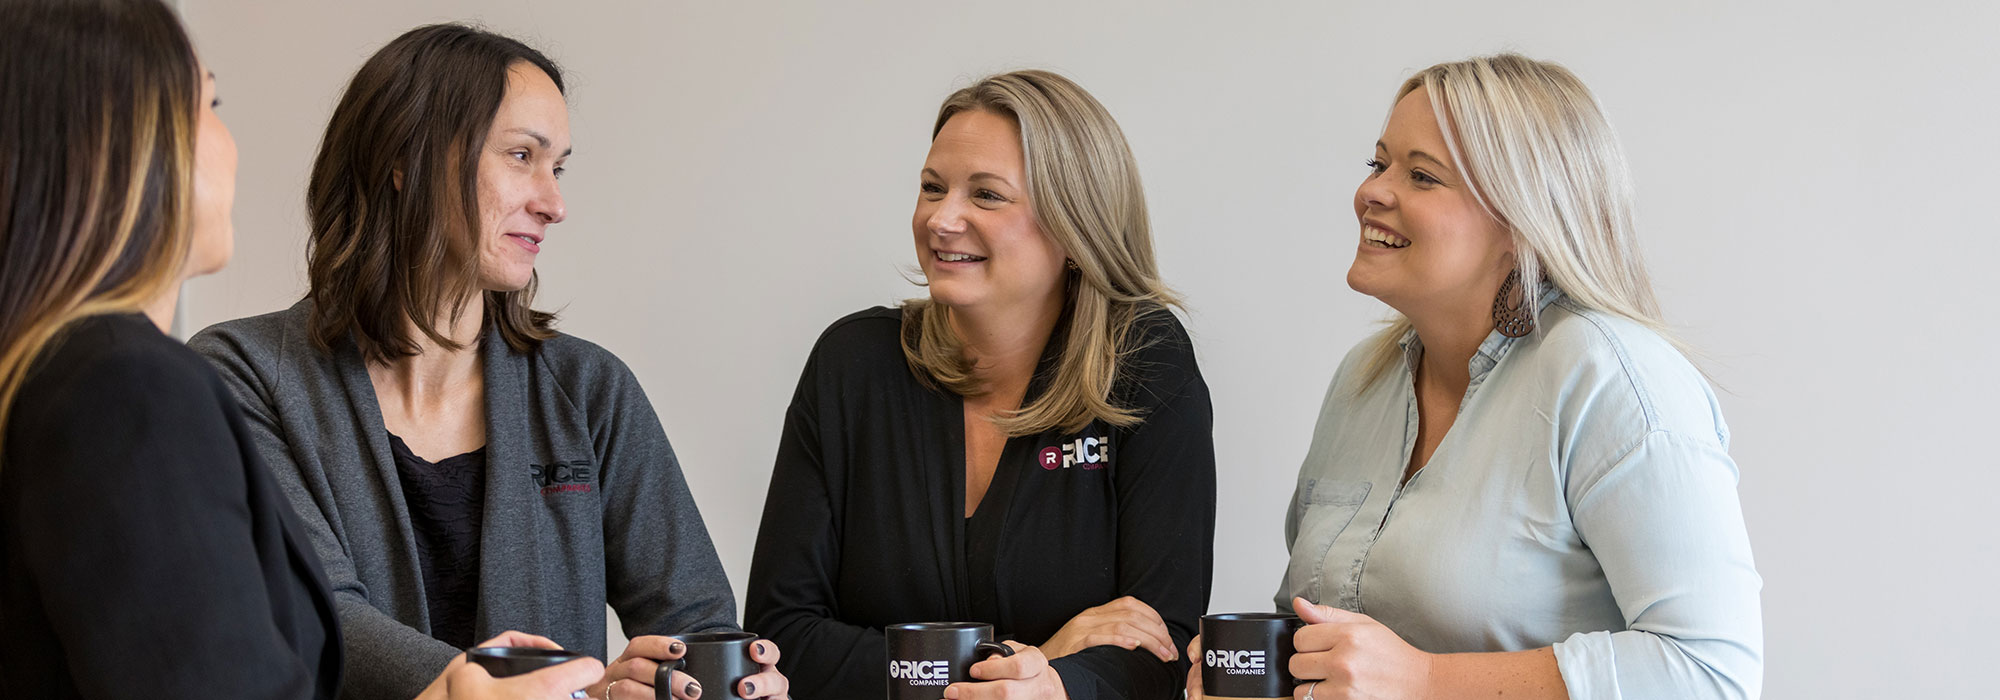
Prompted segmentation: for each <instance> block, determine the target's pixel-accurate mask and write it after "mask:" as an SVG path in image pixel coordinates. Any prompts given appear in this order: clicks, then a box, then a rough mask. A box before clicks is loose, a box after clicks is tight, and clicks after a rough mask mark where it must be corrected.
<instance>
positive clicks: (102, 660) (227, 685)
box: [7, 351, 339, 698]
mask: <svg viewBox="0 0 2000 700" xmlns="http://www.w3.org/2000/svg"><path fill="white" fill-rule="evenodd" d="M156 354H158V353H151V352H144V351H126V352H121V353H118V354H116V355H113V356H111V357H108V358H100V359H98V360H97V361H94V362H91V363H89V364H85V365H82V366H79V367H77V368H76V369H77V370H78V372H76V373H74V374H71V375H69V376H67V377H65V381H63V382H62V386H61V387H60V388H59V389H53V388H52V389H50V390H49V391H38V390H36V389H34V388H33V387H32V386H31V387H27V388H26V389H27V390H26V391H24V392H23V394H22V395H21V398H22V399H23V402H22V403H19V404H17V405H16V406H15V414H14V415H15V416H16V417H15V419H14V420H13V421H12V422H13V424H14V427H15V429H14V430H11V431H10V439H9V441H8V453H9V458H8V460H7V461H8V463H9V464H10V465H11V466H10V467H9V469H23V468H33V472H32V476H31V477H30V476H28V475H25V474H17V475H10V476H15V477H17V478H16V479H15V481H16V483H18V484H20V485H21V486H22V491H21V493H20V494H19V498H18V499H16V500H15V502H14V504H13V505H12V506H11V507H14V508H18V510H17V511H16V512H14V513H10V514H8V518H7V519H8V520H10V521H14V522H17V523H21V524H22V525H23V527H24V528H25V532H24V534H26V535H28V536H25V537H22V538H20V545H21V547H20V550H19V552H18V556H19V557H20V558H21V561H22V562H23V564H24V565H25V568H26V570H27V571H28V572H29V573H30V575H31V576H32V577H33V579H34V582H35V587H36V589H37V590H38V591H39V592H40V594H41V596H42V598H43V601H44V603H45V604H46V608H45V613H46V615H47V616H48V619H49V621H50V623H51V626H52V628H53V631H54V632H55V634H56V636H57V638H58V639H59V640H60V643H61V646H62V652H63V654H62V656H63V658H64V661H65V663H66V664H67V665H68V667H69V672H70V674H71V676H72V679H73V681H74V683H75V685H76V689H77V690H78V692H79V693H80V694H81V695H82V696H83V697H89V698H124V697H228V698H305V697H311V696H312V695H313V685H314V683H315V676H316V673H317V670H318V669H317V663H318V661H317V660H315V659H304V658H301V657H300V656H299V654H298V650H297V649H296V648H294V647H293V646H292V645H291V644H290V643H288V642H287V640H286V639H285V637H284V635H283V633H282V632H281V631H280V630H279V629H278V628H277V627H276V626H275V624H274V623H273V620H272V618H271V617H270V616H269V615H255V614H245V613H246V612H247V611H258V610H268V609H270V607H271V605H272V600H271V597H270V595H269V594H268V593H267V589H266V587H265V586H264V585H263V583H264V582H265V580H266V579H265V578H264V576H265V573H264V569H263V568H262V567H261V565H260V562H259V559H258V548H257V544H256V542H255V541H254V535H253V532H252V530H253V522H252V520H253V514H252V512H251V506H250V503H249V500H250V497H251V494H250V486H249V485H248V483H247V482H246V480H245V478H244V474H245V471H244V470H245V469H247V468H256V467H255V465H253V464H245V463H244V456H243V453H242V452H241V447H240V443H239V442H238V441H237V439H236V436H235V435H234V434H233V433H232V432H231V429H230V426H229V424H228V422H227V420H226V417H227V415H228V414H227V413H226V405H225V404H224V401H225V399H224V398H223V397H222V396H221V394H220V391H219V389H218V388H217V387H216V386H215V385H214V384H213V383H212V382H210V381H208V380H207V379H206V378H205V377H204V376H202V375H203V374H205V373H206V368H205V367H203V366H202V365H201V364H200V363H199V361H198V360H195V359H193V358H192V357H189V358H187V361H186V363H185V364H180V363H175V362H173V360H172V358H164V357H157V356H154V355H156ZM29 436H32V437H29ZM29 465H35V466H34V467H30V466H29ZM328 632H329V634H328V638H327V639H326V643H328V644H338V643H339V641H338V639H337V638H335V637H334V636H333V635H332V634H331V632H332V631H331V630H328Z"/></svg>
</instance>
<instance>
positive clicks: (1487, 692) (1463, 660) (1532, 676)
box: [1425, 647, 1569, 700]
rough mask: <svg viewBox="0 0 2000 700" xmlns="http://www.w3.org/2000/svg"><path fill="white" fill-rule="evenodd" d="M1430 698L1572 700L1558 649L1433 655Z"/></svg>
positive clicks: (1431, 699)
mask: <svg viewBox="0 0 2000 700" xmlns="http://www.w3.org/2000/svg"><path fill="white" fill-rule="evenodd" d="M1429 676H1430V683H1429V688H1430V692H1429V693H1427V694H1426V695H1425V698H1426V699H1427V700H1458V699H1459V698H1497V697H1506V698H1509V699H1510V700H1569V691H1568V690H1567V689H1565V688H1564V687H1563V680H1562V673H1561V672H1560V671H1558V670H1557V669H1556V654H1555V650H1554V649H1553V648H1550V647H1542V648H1540V649H1529V650H1527V651H1501V652H1485V653H1465V654H1434V655H1432V656H1431V668H1430V673H1429Z"/></svg>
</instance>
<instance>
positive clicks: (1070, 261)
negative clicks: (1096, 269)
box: [1063, 259, 1083, 272]
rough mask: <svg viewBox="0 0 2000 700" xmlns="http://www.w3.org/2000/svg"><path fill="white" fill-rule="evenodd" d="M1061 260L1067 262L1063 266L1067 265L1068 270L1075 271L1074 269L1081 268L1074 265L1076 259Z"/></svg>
mask: <svg viewBox="0 0 2000 700" xmlns="http://www.w3.org/2000/svg"><path fill="white" fill-rule="evenodd" d="M1063 262H1065V263H1067V264H1065V265H1064V267H1067V268H1069V271H1070V272H1075V271H1077V270H1081V269H1083V268H1081V267H1077V266H1076V260H1074V259H1071V260H1065V261H1063Z"/></svg>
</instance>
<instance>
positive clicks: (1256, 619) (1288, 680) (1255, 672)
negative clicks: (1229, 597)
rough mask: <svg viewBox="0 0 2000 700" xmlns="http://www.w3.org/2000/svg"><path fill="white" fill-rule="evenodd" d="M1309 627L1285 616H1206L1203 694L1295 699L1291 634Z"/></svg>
mask: <svg viewBox="0 0 2000 700" xmlns="http://www.w3.org/2000/svg"><path fill="white" fill-rule="evenodd" d="M1304 624H1305V623H1303V622H1301V621H1299V618H1298V617H1296V616H1293V615H1286V614H1284V613H1226V614H1221V615H1203V616H1202V618H1201V690H1202V693H1203V694H1204V695H1207V696H1208V697H1209V698H1211V699H1212V700H1237V699H1240V698H1289V697H1292V686H1295V685H1298V681H1297V680H1294V679H1293V678H1292V670H1291V663H1292V653H1293V647H1292V633H1293V632H1296V631H1298V629H1299V627H1301V626H1303V625H1304Z"/></svg>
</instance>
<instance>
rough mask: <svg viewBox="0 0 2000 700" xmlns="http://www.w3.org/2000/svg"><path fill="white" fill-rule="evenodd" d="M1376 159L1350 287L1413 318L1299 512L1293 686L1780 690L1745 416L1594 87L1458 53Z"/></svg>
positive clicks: (1415, 691) (1336, 423)
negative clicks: (1744, 481) (1738, 440)
mask: <svg viewBox="0 0 2000 700" xmlns="http://www.w3.org/2000/svg"><path fill="white" fill-rule="evenodd" d="M1368 166H1369V168H1370V172H1369V174H1368V175H1367V177H1366V179H1365V180H1364V181H1363V182H1362V183H1361V186H1360V187H1359V189H1357V190H1356V192H1355V195H1354V211H1355V215H1356V218H1357V219H1358V221H1359V232H1358V236H1357V239H1358V240H1357V243H1358V245H1359V249H1358V250H1357V252H1356V255H1355V260H1354V266H1353V267H1352V268H1351V269H1350V270H1349V271H1348V275H1347V282H1348V285H1349V286H1351V287H1353V288H1354V289H1355V290H1356V291H1359V292H1361V293H1363V294H1367V295H1370V296H1373V297H1375V298H1378V299H1381V300H1382V301H1383V302H1385V303H1387V304H1388V305H1389V306H1390V307H1392V308H1394V309H1395V310H1396V311H1397V312H1398V313H1397V316H1396V317H1395V319H1394V320H1393V321H1392V322H1391V323H1390V324H1389V327H1388V328H1387V329H1385V330H1384V331H1383V332H1382V333H1380V334H1377V335H1376V336H1374V337H1373V338H1371V339H1369V340H1367V341H1364V342H1363V343H1362V344H1361V345H1360V346H1358V347H1356V348H1355V349H1354V350H1353V351H1352V352H1350V353H1349V354H1348V356H1347V358H1346V360H1345V361H1343V362H1342V363H1341V365H1340V370H1339V372H1338V373H1337V374H1336V375H1335V376H1334V379H1333V382H1332V386H1330V387H1329V388H1328V390H1327V395H1326V400H1325V403H1324V405H1323V408H1322V409H1321V411H1320V418H1319V423H1318V426H1317V427H1316V429H1315V431H1314V435H1313V442H1312V446H1311V449H1310V451H1309V453H1308V454H1307V456H1306V460H1305V464H1304V466H1303V467H1302V468H1301V469H1300V473H1299V480H1298V486H1297V491H1296V493H1295V495H1294V497H1293V499H1292V503H1291V507H1290V510H1289V514H1288V516H1287V518H1286V520H1285V541H1286V544H1287V546H1288V547H1289V550H1290V552H1291V562H1290V565H1289V567H1288V569H1287V571H1286V572H1285V577H1284V581H1283V583H1282V585H1281V587H1280V589H1279V591H1278V596H1277V601H1278V604H1279V606H1280V607H1281V608H1285V609H1291V610H1295V611H1297V613H1298V614H1299V615H1300V617H1301V618H1303V619H1304V620H1305V621H1306V622H1307V623H1309V624H1308V625H1307V626H1306V627H1304V628H1303V629H1301V630H1300V631H1299V632H1298V633H1297V635H1296V636H1295V637H1294V641H1295V643H1296V645H1297V648H1298V651H1299V653H1298V655H1297V656H1296V657H1295V658H1294V659H1293V660H1292V662H1291V671H1292V673H1293V674H1294V675H1295V676H1296V677H1297V678H1298V679H1299V681H1300V685H1299V687H1298V689H1297V693H1296V696H1297V697H1300V698H1310V699H1311V700H1333V699H1335V698H1409V699H1418V698H1459V697H1491V696H1495V695H1496V694H1501V693H1504V695H1505V697H1507V698H1509V700H1533V699H1538V698H1551V699H1557V698H1577V699H1585V698H1588V699H1592V700H1621V699H1622V700H1650V699H1653V698H1660V699H1666V698H1673V699H1675V700H1680V699H1687V698H1732V699H1733V698H1756V697H1757V696H1758V695H1759V693H1760V692H1761V690H1762V685H1763V628H1762V621H1761V613H1760V609H1759V602H1758V591H1759V589H1760V588H1761V586H1762V581H1761V579H1760V578H1759V577H1758V575H1757V570H1756V568H1755V566H1754V565H1753V564H1752V562H1751V556H1750V542H1749V537H1748V535H1747V534H1746V533H1745V530H1744V526H1743V515H1742V508H1741V506H1740V505H1739V504H1738V501H1737V495H1736V481H1737V469H1736V464H1735V462H1734V461H1732V460H1731V459H1730V457H1729V451H1728V449H1729V430H1728V428H1727V426H1726V425H1724V423H1723V419H1722V412H1721V408H1720V406H1719V404H1718V402H1717V400H1716V397H1715V393H1714V391H1713V390H1712V389H1711V388H1710V387H1709V384H1708V382H1707V381H1706V380H1705V379H1704V378H1703V376H1702V374H1701V372H1700V371H1698V370H1697V369H1696V368H1695V367H1694V366H1693V365H1692V364H1691V363H1690V362H1689V361H1688V359H1687V358H1686V357H1685V355H1684V353H1683V351H1682V349H1681V347H1680V345H1679V343H1678V342H1677V341H1675V340H1674V339H1673V337H1672V336H1671V335H1669V334H1668V333H1667V331H1666V327H1665V324H1664V323H1663V322H1662V321H1661V315H1660V312H1659V307H1658V304H1657V303H1656V302H1655V300H1654V296H1653V291H1652V284H1651V282H1650V280H1649V279H1648V277H1647V274H1646V270H1645V267H1644V266H1643V264H1642V263H1641V261H1640V255H1639V246H1638V241H1637V237H1636V235H1635V232H1634V226H1633V217H1632V186H1631V183H1630V180H1629V176H1628V174H1627V172H1626V167H1625V162H1624V157H1623V155H1622V153H1621V150H1620V148H1619V146H1618V143H1617V141H1616V139H1615V137H1614V136H1613V134H1612V130H1611V126H1610V124H1609V122H1607V121H1606V119H1605V117H1604V115H1603V113H1602V111H1601V109H1600V107H1599V106H1598V104H1597V102H1596V100H1595V98H1594V97H1592V96H1591V94H1590V92H1589V90H1588V89H1586V88H1585V87H1584V86H1583V84H1582V83H1581V82H1580V81H1578V80H1577V79H1576V77H1575V76H1574V75H1572V74H1571V73H1569V71H1567V70H1565V69H1563V68H1562V67H1561V66H1557V65H1555V64H1552V63H1546V62H1540V61H1534V60H1530V59H1527V58H1523V57H1521V56H1517V55H1512V54H1507V55H1499V56H1490V57H1481V58H1475V59H1471V60H1467V61H1460V62H1454V63H1445V64H1440V65H1437V66H1433V67H1431V68H1429V69H1426V70H1424V71H1423V72H1421V73H1419V74H1417V75H1416V76H1415V77H1412V78H1410V79H1409V80H1408V81H1407V82H1405V83H1404V84H1403V87H1402V89H1401V90H1399V91H1398V92H1397V99H1396V102H1395V106H1394V108H1393V111H1392V112H1391V114H1390V117H1389V122H1388V125H1387V127H1386V128H1385V129H1384V130H1383V133H1382V136H1381V140H1380V141H1378V142H1377V143H1376V146H1375V155H1374V157H1373V158H1372V159H1370V160H1369V161H1368ZM1195 644H1197V645H1198V644H1199V639H1197V640H1196V642H1195ZM1197 651H1198V648H1197V647H1195V646H1192V645H1191V647H1190V652H1191V653H1190V658H1201V657H1200V654H1199V653H1195V652H1197ZM1189 687H1190V688H1191V690H1192V692H1191V693H1190V695H1191V696H1192V697H1201V691H1200V673H1199V667H1197V669H1196V671H1195V672H1194V673H1191V674H1190V676H1189Z"/></svg>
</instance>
